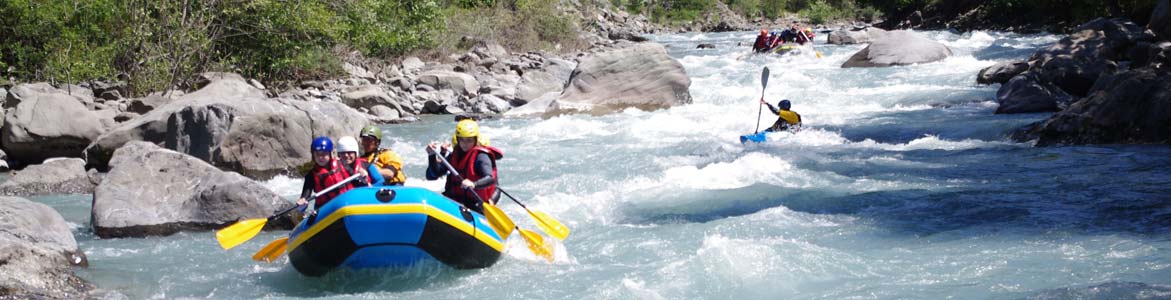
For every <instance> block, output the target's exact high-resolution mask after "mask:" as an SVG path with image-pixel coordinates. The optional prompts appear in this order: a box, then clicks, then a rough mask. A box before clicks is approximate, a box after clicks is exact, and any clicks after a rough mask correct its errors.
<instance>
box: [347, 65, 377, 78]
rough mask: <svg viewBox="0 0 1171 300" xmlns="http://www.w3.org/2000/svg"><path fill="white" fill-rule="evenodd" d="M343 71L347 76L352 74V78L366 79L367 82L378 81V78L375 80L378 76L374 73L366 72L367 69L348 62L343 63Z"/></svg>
mask: <svg viewBox="0 0 1171 300" xmlns="http://www.w3.org/2000/svg"><path fill="white" fill-rule="evenodd" d="M342 70H343V71H345V72H346V74H350V77H354V78H362V79H366V80H376V79H377V78H375V77H376V76H374V74H373V73H370V72H369V71H366V68H363V67H360V66H355V65H354V64H351V63H348V62H344V63H342Z"/></svg>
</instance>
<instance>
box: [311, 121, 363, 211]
mask: <svg viewBox="0 0 1171 300" xmlns="http://www.w3.org/2000/svg"><path fill="white" fill-rule="evenodd" d="M309 150H310V152H312V156H313V168H312V169H310V170H309V172H308V173H306V174H305V183H304V184H302V185H301V197H300V198H297V205H298V206H300V205H305V204H308V203H309V200H308V199H309V196H311V195H313V193H314V192H316V191H319V190H323V189H325V188H327V187H329V186H332V185H334V184H336V183H338V182H342V181H343V180H345V179H346V178H349V177H350V176H351V175H353V174H354V171H353V170H346V168H345V167H344V166H343V165H342V163H341V162H340V161H338V159H337V158H336V157H334V156H333V141H331V140H329V138H327V137H323V136H322V137H317V138H314V139H313V143H312V144H311V145H310V147H309ZM357 180H363V179H361V178H359V179H357ZM352 188H353V185H350V184H345V185H342V186H340V187H338V188H337V189H334V190H333V191H330V192H329V193H325V194H324V195H321V196H318V197H317V199H315V203H316V207H321V206H322V205H325V203H327V202H329V200H333V197H337V195H341V194H342V193H345V192H346V191H348V190H350V189H352Z"/></svg>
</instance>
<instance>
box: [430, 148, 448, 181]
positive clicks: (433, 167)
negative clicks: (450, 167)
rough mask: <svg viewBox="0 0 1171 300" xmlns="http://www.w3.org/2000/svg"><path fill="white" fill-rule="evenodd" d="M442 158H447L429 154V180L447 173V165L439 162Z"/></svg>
mask: <svg viewBox="0 0 1171 300" xmlns="http://www.w3.org/2000/svg"><path fill="white" fill-rule="evenodd" d="M440 159H446V158H444V157H443V156H440V155H438V154H433V155H427V174H426V175H427V176H426V178H427V180H436V179H439V177H443V176H446V175H447V167H444V166H443V163H441V162H439V160H440Z"/></svg>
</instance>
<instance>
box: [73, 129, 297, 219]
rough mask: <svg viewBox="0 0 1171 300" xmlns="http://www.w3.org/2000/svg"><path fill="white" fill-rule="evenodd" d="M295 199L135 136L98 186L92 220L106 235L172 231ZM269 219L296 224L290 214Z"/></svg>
mask: <svg viewBox="0 0 1171 300" xmlns="http://www.w3.org/2000/svg"><path fill="white" fill-rule="evenodd" d="M292 205H293V203H292V202H290V201H287V200H284V199H282V198H281V197H280V196H278V195H277V194H275V193H273V192H272V191H271V190H269V189H268V188H265V187H264V186H262V185H260V184H259V183H257V182H255V181H252V180H251V179H248V178H247V177H244V176H241V175H240V174H237V173H235V172H224V171H220V170H219V169H217V168H216V167H214V166H212V165H210V164H208V163H206V162H204V161H202V160H199V159H197V158H195V157H191V156H189V155H186V154H183V153H179V152H175V151H172V150H169V149H163V148H160V147H158V146H156V145H154V144H151V143H147V142H142V141H135V142H130V143H127V144H126V145H125V146H123V147H121V148H119V149H118V151H116V152H115V153H114V157H113V158H112V159H111V160H110V172H109V173H108V174H106V176H105V178H103V179H102V183H101V184H99V185H98V186H97V188H96V189H95V190H94V200H93V207H92V211H91V218H92V220H91V222H92V223H93V227H94V234H97V235H98V236H100V237H103V238H111V237H142V236H152V235H170V234H174V233H176V232H179V231H181V230H208V229H217V228H221V227H224V226H225V225H228V224H231V223H233V222H236V221H238V220H241V219H250V218H264V217H268V216H269V215H271V214H272V213H273V212H275V211H278V210H281V209H285V208H288V207H291V206H292ZM269 223H270V225H281V226H284V227H286V228H287V227H291V225H292V222H291V220H288V219H283V220H282V221H280V222H269Z"/></svg>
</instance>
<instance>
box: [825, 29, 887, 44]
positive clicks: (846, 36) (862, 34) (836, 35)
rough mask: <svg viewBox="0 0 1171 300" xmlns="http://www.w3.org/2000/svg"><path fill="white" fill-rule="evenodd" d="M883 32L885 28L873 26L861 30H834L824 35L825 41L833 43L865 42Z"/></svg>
mask: <svg viewBox="0 0 1171 300" xmlns="http://www.w3.org/2000/svg"><path fill="white" fill-rule="evenodd" d="M885 33H886V31H885V30H882V29H878V28H873V27H867V28H865V29H862V30H835V31H832V32H830V33H829V34H828V35H826V42H827V43H829V44H834V45H852V44H866V43H870V42H871V41H873V40H874V39H875V38H876V37H879V36H881V35H882V34H885Z"/></svg>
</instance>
